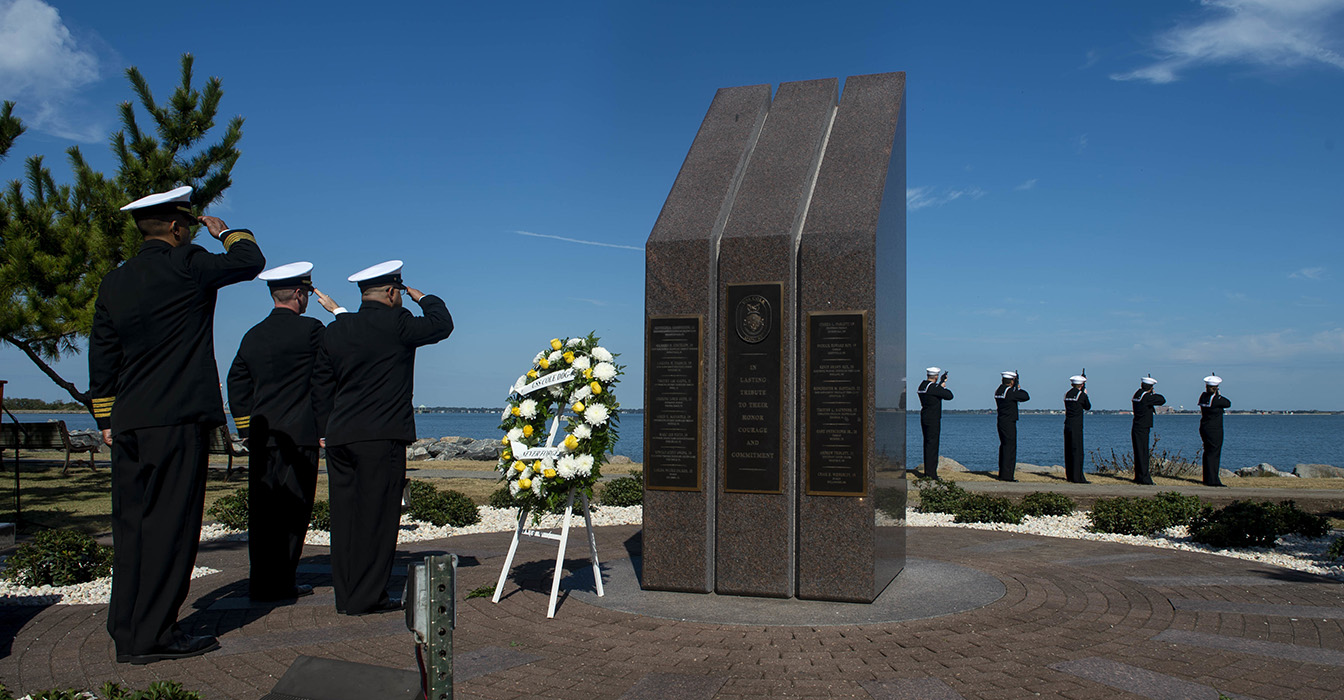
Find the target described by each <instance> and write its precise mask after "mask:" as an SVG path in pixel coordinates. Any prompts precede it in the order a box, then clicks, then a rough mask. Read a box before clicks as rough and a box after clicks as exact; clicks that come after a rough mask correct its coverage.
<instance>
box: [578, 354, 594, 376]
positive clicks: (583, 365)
mask: <svg viewBox="0 0 1344 700" xmlns="http://www.w3.org/2000/svg"><path fill="white" fill-rule="evenodd" d="M592 366H593V361H592V360H590V359H588V356H587V355H579V356H578V357H576V358H574V369H577V370H578V371H579V372H583V370H585V369H588V368H589V367H592Z"/></svg>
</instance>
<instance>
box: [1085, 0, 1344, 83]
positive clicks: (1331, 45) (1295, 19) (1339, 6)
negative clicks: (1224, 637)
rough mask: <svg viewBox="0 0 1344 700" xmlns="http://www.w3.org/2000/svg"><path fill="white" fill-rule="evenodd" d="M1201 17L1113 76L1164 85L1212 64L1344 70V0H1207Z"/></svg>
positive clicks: (1176, 29)
mask: <svg viewBox="0 0 1344 700" xmlns="http://www.w3.org/2000/svg"><path fill="white" fill-rule="evenodd" d="M1201 5H1203V7H1202V8H1201V11H1200V13H1199V16H1198V18H1197V20H1196V21H1195V22H1194V23H1191V24H1184V25H1179V26H1176V27H1173V28H1172V29H1169V30H1167V31H1165V32H1162V33H1161V34H1159V35H1158V36H1157V37H1156V38H1155V39H1154V53H1155V54H1156V58H1157V60H1156V61H1154V62H1153V63H1151V64H1149V65H1146V66H1143V67H1141V68H1137V69H1135V70H1132V71H1129V72H1127V73H1114V74H1112V75H1111V79H1112V80H1146V81H1148V82H1150V83H1156V84H1164V83H1171V82H1175V81H1177V80H1179V79H1180V73H1181V72H1183V71H1186V70H1192V69H1195V68H1199V67H1201V66H1207V65H1228V64H1242V65H1251V66H1268V67H1276V68H1278V67H1292V66H1301V65H1312V64H1315V65H1325V66H1330V67H1333V68H1337V69H1340V70H1344V55H1341V53H1340V51H1341V46H1342V45H1344V42H1341V41H1340V38H1339V37H1340V36H1341V33H1340V32H1339V31H1338V30H1339V27H1340V24H1341V23H1340V22H1339V21H1338V19H1339V18H1338V15H1339V14H1340V11H1341V10H1344V0H1203V2H1201Z"/></svg>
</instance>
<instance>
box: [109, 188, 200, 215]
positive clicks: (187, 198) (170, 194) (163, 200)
mask: <svg viewBox="0 0 1344 700" xmlns="http://www.w3.org/2000/svg"><path fill="white" fill-rule="evenodd" d="M191 191H192V190H191V185H183V186H181V187H179V188H177V189H174V190H169V191H167V192H159V193H157V194H151V195H149V196H147V197H141V198H140V199H137V200H135V201H134V202H131V203H130V204H127V205H126V206H124V207H122V208H121V210H122V211H132V210H135V209H145V208H147V207H155V206H158V205H160V204H170V203H173V202H187V203H190V202H191Z"/></svg>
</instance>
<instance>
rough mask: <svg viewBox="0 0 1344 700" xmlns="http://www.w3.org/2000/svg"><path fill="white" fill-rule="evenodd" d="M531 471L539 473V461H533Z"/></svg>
mask: <svg viewBox="0 0 1344 700" xmlns="http://www.w3.org/2000/svg"><path fill="white" fill-rule="evenodd" d="M532 471H534V472H539V471H541V460H537V461H535V462H533V463H532Z"/></svg>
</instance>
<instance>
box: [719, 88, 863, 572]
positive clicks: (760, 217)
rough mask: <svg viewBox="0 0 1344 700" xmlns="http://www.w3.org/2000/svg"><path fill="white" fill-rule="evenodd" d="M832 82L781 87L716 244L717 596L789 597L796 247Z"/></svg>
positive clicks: (829, 113)
mask: <svg viewBox="0 0 1344 700" xmlns="http://www.w3.org/2000/svg"><path fill="white" fill-rule="evenodd" d="M837 82H838V81H836V80H835V79H833V78H831V79H826V80H813V81H806V82H796V83H784V84H783V85H780V86H779V90H778V92H777V93H776V94H775V100H774V103H773V104H772V105H771V106H770V114H769V118H767V119H766V122H765V126H764V128H763V129H762V131H761V135H760V138H759V140H758V141H757V143H756V148H755V149H754V151H753V152H752V153H751V158H750V161H749V162H748V163H747V170H746V173H745V174H744V176H743V180H742V185H741V188H740V189H739V191H738V193H737V197H736V200H735V201H734V202H733V207H732V211H731V212H730V213H729V215H728V223H727V225H726V226H725V227H724V231H723V237H722V240H721V241H720V243H719V287H718V288H719V314H720V315H719V324H718V332H717V335H718V348H719V349H718V352H719V356H720V362H721V366H720V369H719V382H720V383H719V391H718V406H719V416H720V418H721V420H720V424H721V425H722V431H723V433H722V436H721V437H720V439H719V441H718V442H719V450H720V451H719V464H720V467H719V469H720V474H721V479H720V481H719V483H718V489H717V490H718V503H717V504H716V510H717V513H718V516H717V523H716V528H717V531H716V537H715V540H716V543H717V544H716V550H715V559H716V565H715V569H716V574H715V587H714V589H715V591H716V592H718V593H724V594H735V595H756V596H772V597H782V598H788V597H792V596H793V594H794V584H795V569H794V567H795V556H796V552H795V544H796V541H795V530H794V522H795V507H796V504H797V501H796V499H797V490H796V489H797V483H796V478H795V475H796V466H795V463H794V440H795V439H796V437H797V436H796V431H795V427H794V426H795V421H796V418H795V412H796V405H795V404H796V401H795V396H796V393H795V389H794V375H795V373H794V354H795V328H796V324H797V314H796V309H795V295H796V290H797V272H798V268H797V255H796V249H797V241H798V236H799V232H800V230H801V229H802V225H803V221H804V219H805V216H806V213H807V205H808V200H809V197H810V195H811V192H812V186H813V183H814V182H815V180H816V176H817V169H818V167H819V165H820V163H821V158H822V153H823V150H824V149H825V145H826V135H827V132H828V131H829V129H830V126H831V119H832V117H833V116H834V114H835V104H836V86H837Z"/></svg>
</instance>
